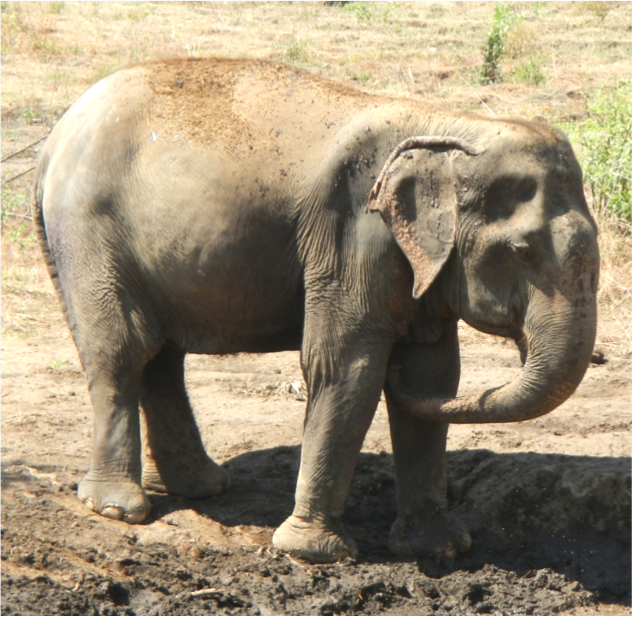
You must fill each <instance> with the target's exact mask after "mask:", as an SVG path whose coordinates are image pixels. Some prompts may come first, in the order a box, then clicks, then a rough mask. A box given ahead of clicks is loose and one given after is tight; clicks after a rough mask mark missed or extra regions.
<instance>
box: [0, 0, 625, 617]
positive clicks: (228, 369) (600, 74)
mask: <svg viewBox="0 0 632 617" xmlns="http://www.w3.org/2000/svg"><path fill="white" fill-rule="evenodd" d="M355 4H356V5H357V6H356V9H358V10H357V11H356V10H347V9H346V8H340V7H334V6H325V5H326V3H320V2H318V3H317V2H312V3H309V2H300V3H299V2H296V3H274V2H271V3H253V2H250V3H237V2H230V3H224V2H221V3H219V2H218V3H197V2H178V3H169V2H161V3H121V2H107V3H104V2H101V3H92V2H81V3H73V2H65V3H64V2H53V3H23V4H22V3H13V2H8V3H3V6H2V43H3V48H2V155H3V156H5V155H7V154H9V153H12V152H15V151H17V150H20V149H21V148H23V147H25V146H27V145H28V144H30V143H31V142H34V141H35V140H37V139H39V138H40V137H42V136H43V135H44V134H46V132H47V131H48V130H49V128H50V126H51V125H52V124H53V123H54V122H55V121H56V119H57V118H58V117H59V115H60V114H61V113H62V112H63V110H64V109H65V108H67V106H68V105H70V104H71V103H72V102H73V101H74V100H76V98H77V97H78V96H79V95H80V94H81V93H82V92H83V91H85V90H86V89H87V88H88V87H89V86H90V85H91V84H93V83H94V82H96V81H97V80H98V79H100V78H101V77H103V76H104V75H106V74H108V73H110V72H113V71H114V70H116V69H118V68H121V67H122V66H127V65H130V64H135V63H138V62H141V61H146V60H150V59H156V58H167V57H177V56H180V57H188V56H195V55H196V54H197V55H203V56H204V55H210V54H217V53H220V54H223V55H224V54H225V55H229V56H246V57H255V58H267V59H278V60H284V61H296V62H299V63H304V64H308V68H309V69H310V70H313V71H314V72H315V73H316V74H320V75H323V76H325V77H329V78H334V79H337V80H339V81H341V82H344V83H351V84H355V85H356V86H360V87H362V88H363V89H365V90H367V91H369V92H379V93H383V94H386V95H389V96H410V97H415V98H417V99H420V100H425V101H428V102H432V103H433V104H438V105H442V106H446V107H448V108H449V109H453V110H458V111H463V110H472V111H477V112H479V113H487V112H488V111H489V112H490V113H495V114H498V115H510V116H520V117H525V118H534V117H536V116H538V115H542V116H544V117H545V118H546V119H547V120H548V121H549V122H552V123H556V124H558V123H563V122H567V121H570V120H577V121H581V120H582V119H583V118H585V117H586V104H587V102H588V101H590V100H591V99H590V97H591V95H592V93H593V92H594V90H595V88H597V87H600V86H602V85H605V84H608V83H610V82H611V81H613V80H615V79H624V78H626V79H628V78H629V74H630V55H629V23H630V21H629V3H623V2H621V3H617V2H610V3H561V2H547V3H516V6H518V7H519V9H520V10H521V11H523V12H525V16H526V17H525V20H524V21H523V22H522V26H521V28H522V30H521V32H522V38H519V37H518V38H517V39H516V37H514V40H513V46H514V53H515V54H517V52H516V51H515V50H516V49H518V46H519V44H522V46H523V48H524V47H526V51H525V53H533V52H534V51H535V52H538V53H539V52H541V54H542V56H541V57H542V58H543V60H542V68H543V71H544V73H545V76H546V78H547V81H546V82H545V83H544V84H541V85H538V86H534V85H530V84H525V83H516V82H514V81H512V80H508V81H506V82H504V83H501V84H497V85H494V86H485V87H481V86H477V85H476V81H475V80H474V79H473V78H472V76H471V75H472V72H473V71H474V70H476V67H478V66H479V65H480V61H481V53H480V49H481V47H482V45H483V43H484V39H485V34H486V32H487V31H488V30H489V27H490V24H491V23H492V22H491V20H492V16H493V12H494V4H493V3H485V2H471V3H467V6H468V10H467V11H465V10H464V9H463V6H464V4H462V3H456V2H454V3H451V2H418V3H406V2H402V3H392V5H387V4H386V3H375V5H371V8H372V11H373V18H372V20H364V19H361V16H360V13H359V9H361V8H362V6H363V5H364V3H355ZM605 5H608V6H609V7H610V8H609V11H608V13H607V14H606V15H605V17H604V16H600V15H597V14H593V13H592V12H591V11H592V10H594V7H595V6H598V7H603V6H605ZM352 8H353V7H352ZM387 9H388V10H389V11H390V12H389V13H388V14H387V13H386V11H387ZM57 11H58V12H57ZM185 45H186V47H185ZM292 58H295V60H292ZM522 60H523V56H521V55H518V54H517V55H513V56H510V57H509V58H508V61H507V63H506V64H505V66H504V69H505V72H506V73H507V75H508V76H510V75H511V72H512V70H513V68H514V67H516V66H517V65H519V64H520V63H521V62H522ZM38 148H39V146H37V147H35V148H32V149H30V150H27V151H25V152H24V153H23V154H21V155H19V156H17V157H14V158H12V159H10V160H9V161H7V162H6V163H3V165H2V179H3V181H4V180H6V179H7V178H10V177H12V176H14V175H16V174H20V173H22V172H24V171H25V170H27V169H28V168H29V167H30V166H32V165H33V163H34V156H35V154H36V152H37V149H38ZM30 184H31V180H30V176H29V175H28V174H27V175H25V176H23V177H21V178H20V179H19V180H17V181H15V182H12V183H9V184H7V185H4V186H3V196H2V198H3V199H2V201H3V213H4V208H5V207H6V208H7V209H9V207H10V206H9V205H8V203H9V202H8V201H7V199H9V200H10V199H12V198H14V197H16V196H20V195H25V196H26V197H25V204H26V206H25V207H23V208H22V209H20V208H17V207H16V209H15V210H10V212H12V215H11V216H9V217H7V218H6V219H3V234H2V434H1V446H2V562H1V570H2V589H1V591H2V596H1V610H2V613H3V614H7V615H10V614H20V615H40V614H74V615H90V614H102V615H106V614H110V615H117V614H118V615H125V614H127V615H133V614H137V615H187V614H191V615H205V614H208V615H214V614H261V615H266V614H268V615H269V614H289V615H293V614H329V615H333V614H349V615H350V614H354V615H362V614H374V615H375V614H379V615H389V614H392V615H407V614H408V615H424V614H426V615H431V614H435V615H470V614H497V615H499V614H500V615H524V614H534V615H538V614H539V615H552V614H562V615H628V614H630V458H629V457H630V446H631V443H630V375H631V369H632V362H631V356H630V341H629V323H630V319H629V312H623V313H622V312H621V310H622V307H623V309H625V310H627V311H629V304H630V303H629V291H628V292H627V295H626V294H623V295H617V294H620V293H622V292H621V291H620V290H621V289H622V288H624V289H626V290H629V289H630V283H629V270H630V269H629V264H628V265H625V264H624V267H625V276H624V279H623V283H621V285H622V287H620V286H617V285H619V283H616V284H614V288H615V289H616V290H617V293H614V294H613V293H612V292H611V290H612V289H613V280H615V279H616V271H615V270H614V265H613V262H612V259H611V258H612V257H613V256H615V255H617V251H616V250H613V249H612V248H610V246H609V245H608V244H607V237H605V235H604V234H603V233H602V236H601V240H600V242H601V243H602V251H603V252H604V254H606V255H607V256H608V261H609V263H608V266H609V267H610V268H611V270H603V273H604V275H603V276H602V285H603V290H602V292H601V294H602V295H601V296H600V297H601V305H600V309H601V311H602V318H601V320H600V326H599V327H600V331H599V335H598V341H599V343H600V344H601V347H600V349H601V351H603V352H604V354H605V357H606V359H607V362H606V363H605V364H593V365H591V367H590V368H589V370H588V373H587V375H586V378H585V379H584V382H583V383H582V385H581V386H580V388H579V390H578V391H577V393H576V394H575V395H574V396H573V397H572V398H571V399H570V400H569V401H567V402H566V403H565V404H564V405H563V406H562V407H561V408H559V409H557V410H556V411H554V412H553V413H551V414H549V415H547V416H545V417H543V418H541V419H539V420H535V421H531V422H525V423H520V424H506V425H489V426H482V427H476V426H461V427H456V426H454V427H452V428H451V432H450V439H449V441H448V444H449V448H450V452H449V454H448V466H449V481H450V506H451V508H452V509H454V510H456V512H457V513H458V514H459V516H460V517H461V518H462V519H463V520H464V521H465V522H466V523H467V524H468V525H469V526H470V528H471V531H472V536H473V546H472V550H471V551H470V552H469V553H467V554H465V555H463V556H461V557H459V558H458V559H457V560H455V561H454V562H453V563H448V564H445V565H440V564H436V563H434V562H432V561H430V560H428V561H419V560H415V559H411V560H406V559H401V558H393V557H392V556H391V555H390V554H389V552H388V550H387V546H386V542H387V537H388V528H389V526H390V524H391V522H392V521H393V519H394V518H395V515H396V513H395V498H394V484H393V482H394V480H393V478H394V474H393V470H392V459H391V447H390V440H389V435H388V426H387V419H386V414H385V406H384V403H383V402H382V403H380V407H379V409H378V413H377V414H376V417H375V421H374V422H373V425H372V428H371V430H370V433H369V435H368V437H367V439H366V441H365V444H364V448H363V453H362V455H361V459H360V464H359V466H358V469H357V472H356V476H355V481H354V484H353V487H352V491H351V495H350V499H349V501H348V504H347V510H346V514H345V521H346V523H347V526H348V528H349V529H350V530H351V531H352V533H353V534H354V536H355V537H356V538H357V539H358V544H359V547H360V551H361V554H360V558H359V560H358V561H357V562H349V561H348V562H345V563H341V564H334V565H330V566H326V567H322V566H310V565H308V564H305V563H301V562H298V561H296V560H292V559H289V558H288V557H286V556H283V555H277V554H275V553H274V552H273V551H272V550H271V549H270V548H269V541H270V535H271V533H272V531H273V530H274V528H275V527H276V526H277V525H278V524H279V523H280V522H281V521H282V520H283V519H284V518H285V517H286V516H287V515H288V514H289V513H290V511H291V508H292V503H293V490H294V485H295V480H296V465H297V462H298V457H299V444H300V440H301V428H302V421H303V413H304V409H305V401H304V400H302V399H303V394H304V391H303V386H302V379H301V373H300V369H299V365H298V357H297V355H296V354H294V353H283V354H268V355H265V356H252V355H242V356H228V357H202V356H191V357H189V359H188V364H187V369H188V371H187V380H188V387H189V390H190V393H191V397H192V403H193V406H194V409H195V412H196V415H197V419H198V422H199V425H200V427H201V431H202V435H203V439H204V442H205V444H206V446H207V447H208V448H209V450H210V451H212V452H213V453H214V454H215V455H216V457H217V460H218V461H220V462H223V464H224V465H225V467H226V469H227V470H228V471H229V472H230V474H231V478H232V485H231V488H230V490H229V491H227V492H226V493H225V494H223V495H221V496H220V497H217V498H214V499H204V500H185V499H179V498H172V497H167V496H164V495H158V494H150V499H151V500H152V504H153V510H152V516H151V518H150V520H149V521H148V523H147V524H145V525H139V526H129V525H126V524H123V523H119V522H116V521H111V520H107V519H104V518H102V517H98V516H95V515H94V514H92V513H91V512H90V511H89V510H87V509H86V508H85V507H84V506H83V505H82V504H81V503H80V502H79V501H78V500H77V497H76V485H77V483H78V482H79V481H80V480H81V478H82V477H83V475H84V474H85V471H86V469H87V466H88V457H89V453H90V448H91V430H92V411H91V408H90V405H89V401H88V396H87V389H86V385H85V379H84V377H83V375H82V373H81V370H80V366H79V363H78V360H77V355H76V352H75V349H74V345H73V343H72V341H71V339H70V335H69V333H68V329H67V327H66V325H65V323H64V322H63V319H62V317H61V313H60V312H59V308H58V305H57V301H56V299H55V297H54V295H53V292H52V287H51V286H50V284H49V282H48V280H47V276H46V273H45V270H44V268H43V264H42V263H41V260H40V258H39V255H38V254H37V252H36V248H35V247H34V244H33V243H32V242H31V241H30V240H29V234H30V232H31V231H32V229H31V227H30V226H29V225H30V223H29V221H28V219H24V218H22V217H25V216H28V215H29V212H28V203H29V200H30V196H29V193H28V192H29V190H30V189H29V187H30ZM5 190H6V191H7V193H5ZM23 226H26V227H25V228H24V229H22V227H23ZM20 230H22V231H20ZM627 246H628V249H627V250H626V253H627V254H629V245H627ZM613 277H614V278H613ZM609 286H610V287H609ZM609 294H610V295H609ZM626 307H627V308H626ZM622 332H623V335H622ZM461 339H462V356H463V377H462V381H461V386H462V390H461V392H462V393H467V392H474V391H477V390H479V389H480V388H481V387H483V386H490V385H499V384H501V383H505V382H506V381H507V380H508V379H510V378H511V377H512V375H513V374H514V372H515V371H518V370H519V361H518V354H517V351H516V350H515V349H513V347H512V346H510V345H505V344H503V343H502V342H501V341H498V340H495V339H490V338H489V337H483V336H480V335H477V334H474V333H472V332H471V331H470V330H466V329H464V330H463V332H462V337H461Z"/></svg>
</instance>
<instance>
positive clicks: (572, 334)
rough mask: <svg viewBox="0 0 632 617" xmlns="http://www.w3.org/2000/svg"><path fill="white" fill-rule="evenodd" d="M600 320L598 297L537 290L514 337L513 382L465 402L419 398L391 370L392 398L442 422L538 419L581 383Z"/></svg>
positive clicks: (404, 406) (394, 369)
mask: <svg viewBox="0 0 632 617" xmlns="http://www.w3.org/2000/svg"><path fill="white" fill-rule="evenodd" d="M588 274H590V273H588ZM578 287H581V285H578ZM587 287H588V286H584V288H587ZM596 321H597V320H596V294H592V295H590V296H588V297H586V296H584V297H581V298H577V297H575V298H572V297H568V296H567V295H566V294H563V293H560V292H556V293H553V294H545V293H543V292H539V291H537V290H536V291H535V292H534V293H533V294H532V297H531V300H530V303H529V306H528V307H527V311H526V315H525V320H524V329H523V331H521V332H519V333H518V332H516V333H515V334H514V335H513V336H511V337H510V338H512V339H513V340H514V341H515V343H516V345H517V347H518V350H519V352H520V358H521V360H522V363H523V368H522V370H521V371H520V374H519V375H518V376H517V377H516V378H515V379H514V380H513V381H511V382H509V383H507V384H505V385H504V386H500V387H496V388H492V389H489V390H486V391H484V392H479V393H477V394H474V395H471V396H466V397H460V398H455V399H437V398H431V399H420V398H419V397H418V396H416V395H414V394H412V393H411V392H409V391H407V389H406V388H405V387H404V386H403V384H402V382H401V380H400V378H399V371H398V370H397V367H392V370H390V371H389V374H388V377H387V385H386V389H387V391H388V394H389V398H390V399H391V400H393V401H394V402H395V403H396V404H397V405H398V406H400V407H402V408H404V409H406V410H408V411H409V412H410V413H412V414H414V415H417V416H420V417H422V418H424V419H427V420H433V421H437V422H453V423H463V424H465V423H486V422H516V421H523V420H529V419H532V418H536V417H538V416H541V415H544V414H546V413H549V412H550V411H552V410H553V409H555V408H556V407H557V406H559V405H560V404H561V403H562V402H564V401H565V400H566V399H567V398H568V397H569V396H570V395H571V394H572V393H573V392H574V391H575V389H576V388H577V386H578V385H579V383H580V382H581V380H582V378H583V376H584V373H585V372H586V369H587V368H588V365H589V363H590V359H591V357H592V353H593V348H594V342H595V335H596ZM505 334H506V333H505Z"/></svg>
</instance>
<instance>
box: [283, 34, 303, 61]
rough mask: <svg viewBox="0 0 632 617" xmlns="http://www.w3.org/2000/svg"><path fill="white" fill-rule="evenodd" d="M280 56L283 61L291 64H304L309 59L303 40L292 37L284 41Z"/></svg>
mask: <svg viewBox="0 0 632 617" xmlns="http://www.w3.org/2000/svg"><path fill="white" fill-rule="evenodd" d="M281 57H282V59H283V61H284V62H290V63H292V64H304V63H306V62H307V61H308V60H309V54H308V53H307V45H306V44H305V43H304V42H303V41H299V40H297V39H295V38H292V39H291V40H290V41H289V42H287V43H285V45H284V47H283V52H282V54H281Z"/></svg>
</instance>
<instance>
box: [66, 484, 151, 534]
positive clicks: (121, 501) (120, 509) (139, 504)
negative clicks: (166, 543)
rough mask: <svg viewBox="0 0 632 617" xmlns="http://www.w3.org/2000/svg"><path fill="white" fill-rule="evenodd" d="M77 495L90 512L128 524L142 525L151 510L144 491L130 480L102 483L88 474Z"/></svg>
mask: <svg viewBox="0 0 632 617" xmlns="http://www.w3.org/2000/svg"><path fill="white" fill-rule="evenodd" d="M77 494H78V497H79V499H81V501H83V503H84V504H85V505H86V506H87V507H88V508H90V510H92V511H94V512H96V513H97V514H100V515H101V516H105V517H107V518H112V519H115V520H117V521H125V522H126V523H131V524H137V523H142V522H143V521H144V520H145V519H146V518H147V515H148V514H149V511H150V510H151V504H150V503H149V500H148V499H147V497H146V496H145V493H144V491H143V489H142V488H141V487H140V486H139V485H138V484H136V483H135V482H131V481H129V480H126V481H119V482H111V481H100V480H94V479H92V478H90V476H89V474H88V476H86V477H85V478H84V479H83V480H82V481H81V483H80V484H79V490H78V491H77Z"/></svg>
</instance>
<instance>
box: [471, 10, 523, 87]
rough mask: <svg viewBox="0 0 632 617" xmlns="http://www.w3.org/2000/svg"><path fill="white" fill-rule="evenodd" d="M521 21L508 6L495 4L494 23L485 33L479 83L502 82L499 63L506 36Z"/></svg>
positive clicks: (503, 52)
mask: <svg viewBox="0 0 632 617" xmlns="http://www.w3.org/2000/svg"><path fill="white" fill-rule="evenodd" d="M520 21H522V17H521V16H520V15H519V14H518V12H517V11H516V9H515V8H513V7H512V6H509V5H508V4H505V3H501V4H497V5H496V7H495V8H494V23H493V24H492V27H491V29H490V30H489V32H488V33H487V42H486V44H485V47H483V50H482V51H483V68H482V69H481V74H480V78H479V80H480V82H481V83H482V84H495V83H498V82H500V81H502V80H503V71H502V67H501V62H502V59H503V56H504V54H505V44H506V42H507V35H508V33H509V30H510V28H511V27H512V26H514V25H515V24H516V23H519V22H520Z"/></svg>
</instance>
